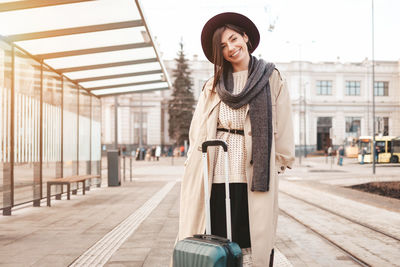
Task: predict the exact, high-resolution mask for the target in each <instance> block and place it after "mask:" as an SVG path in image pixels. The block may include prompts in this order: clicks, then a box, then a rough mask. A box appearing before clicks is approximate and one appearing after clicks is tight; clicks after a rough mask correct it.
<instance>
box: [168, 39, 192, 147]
mask: <svg viewBox="0 0 400 267" xmlns="http://www.w3.org/2000/svg"><path fill="white" fill-rule="evenodd" d="M179 45H180V50H179V52H178V54H177V55H178V57H177V58H175V62H176V69H175V70H174V71H173V77H174V78H175V81H174V84H173V90H174V91H173V93H172V95H171V97H172V98H171V99H170V100H169V102H168V114H169V121H168V122H169V128H168V133H169V137H170V138H171V139H172V140H175V142H176V144H177V145H183V143H184V141H185V140H189V127H190V122H191V120H192V116H193V110H194V104H195V100H194V97H193V92H192V85H193V84H192V81H191V79H190V69H189V66H188V60H187V59H186V58H185V54H184V51H183V43H182V41H181V42H180V44H179Z"/></svg>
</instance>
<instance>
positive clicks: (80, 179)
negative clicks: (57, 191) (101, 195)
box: [47, 174, 100, 207]
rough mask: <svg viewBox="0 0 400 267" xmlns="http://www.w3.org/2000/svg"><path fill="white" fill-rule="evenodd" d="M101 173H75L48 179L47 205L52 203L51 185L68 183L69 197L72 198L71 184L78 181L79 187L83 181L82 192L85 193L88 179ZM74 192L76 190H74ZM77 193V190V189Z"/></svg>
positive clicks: (97, 176)
mask: <svg viewBox="0 0 400 267" xmlns="http://www.w3.org/2000/svg"><path fill="white" fill-rule="evenodd" d="M99 177H100V175H92V174H87V175H75V176H70V177H65V178H55V179H51V180H48V181H47V206H48V207H50V206H51V204H50V202H51V186H52V185H61V186H63V185H67V199H68V200H70V199H71V184H72V183H76V184H77V187H79V183H82V194H83V195H85V192H86V180H90V179H92V178H99ZM73 193H74V192H73ZM75 194H76V191H75Z"/></svg>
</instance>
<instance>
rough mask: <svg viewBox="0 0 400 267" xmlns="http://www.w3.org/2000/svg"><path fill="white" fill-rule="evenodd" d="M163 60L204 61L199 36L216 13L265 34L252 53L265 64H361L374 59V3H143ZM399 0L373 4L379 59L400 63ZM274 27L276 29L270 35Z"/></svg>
mask: <svg viewBox="0 0 400 267" xmlns="http://www.w3.org/2000/svg"><path fill="white" fill-rule="evenodd" d="M141 4H142V7H143V9H144V13H145V16H146V19H147V22H148V25H149V27H150V31H151V33H152V35H153V36H155V37H156V40H157V43H158V45H159V49H160V51H161V52H162V55H163V58H164V59H172V58H174V57H176V54H177V51H178V50H179V42H180V40H183V44H184V50H185V53H186V55H187V56H188V57H189V58H191V57H192V56H193V55H198V57H199V59H204V60H205V59H206V58H205V56H204V54H203V52H202V48H201V43H200V34H201V30H202V28H203V26H204V24H205V23H206V22H207V21H208V19H210V18H211V17H213V16H214V15H216V14H219V13H222V12H228V11H229V12H238V13H241V14H243V15H246V16H247V17H249V18H250V19H251V20H252V21H253V22H254V23H255V24H256V25H257V27H258V30H259V31H260V34H261V41H260V45H259V47H258V48H257V49H256V51H255V52H254V54H255V55H256V56H261V57H262V58H264V59H265V60H267V61H273V62H289V61H293V60H299V59H301V60H308V61H312V62H320V61H340V62H361V61H363V60H364V59H365V58H369V59H371V58H372V19H371V18H372V0H168V1H161V0H142V1H141ZM399 11H400V0H374V32H375V34H374V44H375V48H374V53H375V60H390V61H397V60H400V34H399V31H400V15H399ZM270 25H273V30H272V31H269V28H270Z"/></svg>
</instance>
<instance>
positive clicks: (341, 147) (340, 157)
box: [338, 146, 344, 166]
mask: <svg viewBox="0 0 400 267" xmlns="http://www.w3.org/2000/svg"><path fill="white" fill-rule="evenodd" d="M343 157H344V148H343V146H340V147H339V150H338V158H339V161H338V164H339V166H343Z"/></svg>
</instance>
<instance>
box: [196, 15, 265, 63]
mask: <svg viewBox="0 0 400 267" xmlns="http://www.w3.org/2000/svg"><path fill="white" fill-rule="evenodd" d="M226 24H232V25H235V26H238V27H240V28H243V29H244V31H245V33H246V34H247V36H248V37H249V40H250V43H251V45H252V48H251V50H249V53H250V54H251V53H253V51H254V50H256V48H257V46H258V44H259V43H260V33H259V32H258V29H257V27H256V25H255V24H254V23H253V22H252V21H251V20H250V19H249V18H248V17H246V16H243V15H242V14H239V13H234V12H225V13H221V14H218V15H216V16H214V17H212V18H211V19H210V20H209V21H207V23H206V24H205V25H204V27H203V31H202V32H201V45H202V47H203V52H204V54H205V55H206V57H207V59H208V60H209V61H211V63H214V62H213V47H212V38H213V35H214V32H215V30H217V29H218V28H220V27H222V26H224V25H226Z"/></svg>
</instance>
